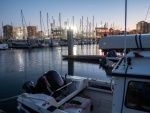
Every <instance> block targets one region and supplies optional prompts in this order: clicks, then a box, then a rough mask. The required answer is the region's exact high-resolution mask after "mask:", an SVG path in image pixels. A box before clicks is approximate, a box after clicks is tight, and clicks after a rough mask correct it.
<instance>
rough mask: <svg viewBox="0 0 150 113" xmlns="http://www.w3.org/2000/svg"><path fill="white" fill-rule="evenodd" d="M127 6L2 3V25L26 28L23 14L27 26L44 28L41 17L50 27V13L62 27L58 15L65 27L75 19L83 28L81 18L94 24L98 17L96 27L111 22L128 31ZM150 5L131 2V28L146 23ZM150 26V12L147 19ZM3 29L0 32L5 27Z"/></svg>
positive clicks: (82, 0) (108, 1)
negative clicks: (41, 26)
mask: <svg viewBox="0 0 150 113" xmlns="http://www.w3.org/2000/svg"><path fill="white" fill-rule="evenodd" d="M124 3H125V0H0V25H1V26H2V24H1V23H2V22H3V24H4V25H5V24H11V22H12V23H13V25H14V26H15V27H19V26H21V25H22V23H21V14H20V11H21V10H23V14H24V17H25V20H26V23H27V25H29V22H30V25H36V26H37V25H38V26H39V25H40V14H39V12H40V11H41V12H42V17H43V20H44V24H45V26H46V14H47V13H49V17H50V20H51V22H52V16H53V17H54V19H55V20H56V25H57V23H58V15H59V13H61V17H62V25H63V23H64V21H66V20H67V19H69V22H71V21H72V16H74V20H75V24H76V25H79V21H80V18H81V17H82V16H83V17H84V24H85V23H86V18H87V17H88V18H89V21H90V22H92V17H93V15H94V17H95V23H97V25H98V26H99V25H100V24H101V21H102V22H103V23H105V22H108V25H109V26H110V25H111V24H113V23H114V25H115V27H118V28H119V29H122V30H123V29H124ZM149 5H150V0H128V14H127V28H129V29H134V28H135V27H136V23H137V22H139V21H141V20H145V17H146V13H147V11H148V8H149ZM146 21H147V22H150V12H149V14H148V16H147V19H146ZM1 26H0V31H2V30H1V28H2V27H1Z"/></svg>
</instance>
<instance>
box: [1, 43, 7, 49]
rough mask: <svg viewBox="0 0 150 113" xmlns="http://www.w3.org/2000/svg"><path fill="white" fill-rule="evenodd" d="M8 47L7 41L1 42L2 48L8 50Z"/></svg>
mask: <svg viewBox="0 0 150 113" xmlns="http://www.w3.org/2000/svg"><path fill="white" fill-rule="evenodd" d="M6 49H8V44H6V43H1V44H0V50H6Z"/></svg>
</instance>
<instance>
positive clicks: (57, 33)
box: [51, 28, 67, 38]
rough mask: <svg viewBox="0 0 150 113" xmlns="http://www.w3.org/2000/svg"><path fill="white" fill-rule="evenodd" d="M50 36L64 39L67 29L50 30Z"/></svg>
mask: <svg viewBox="0 0 150 113" xmlns="http://www.w3.org/2000/svg"><path fill="white" fill-rule="evenodd" d="M51 34H53V37H54V38H60V37H62V38H65V37H67V29H57V28H56V29H51Z"/></svg>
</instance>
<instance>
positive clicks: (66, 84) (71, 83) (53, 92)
mask: <svg viewBox="0 0 150 113" xmlns="http://www.w3.org/2000/svg"><path fill="white" fill-rule="evenodd" d="M72 83H73V82H69V83H68V84H66V85H64V86H62V87H60V88H59V89H57V90H55V91H54V92H52V94H51V96H52V95H53V94H54V93H55V92H57V91H59V90H61V89H63V88H65V87H67V86H69V85H71V84H72Z"/></svg>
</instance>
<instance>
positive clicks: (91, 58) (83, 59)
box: [62, 55, 119, 64]
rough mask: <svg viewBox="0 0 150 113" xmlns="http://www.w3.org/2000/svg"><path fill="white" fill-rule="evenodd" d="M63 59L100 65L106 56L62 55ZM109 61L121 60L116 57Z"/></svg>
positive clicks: (110, 58)
mask: <svg viewBox="0 0 150 113" xmlns="http://www.w3.org/2000/svg"><path fill="white" fill-rule="evenodd" d="M62 57H63V60H75V61H81V62H93V63H98V64H99V60H100V59H102V58H103V57H104V56H102V55H62ZM108 59H109V60H112V61H114V62H117V61H118V60H119V58H116V57H109V58H108Z"/></svg>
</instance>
